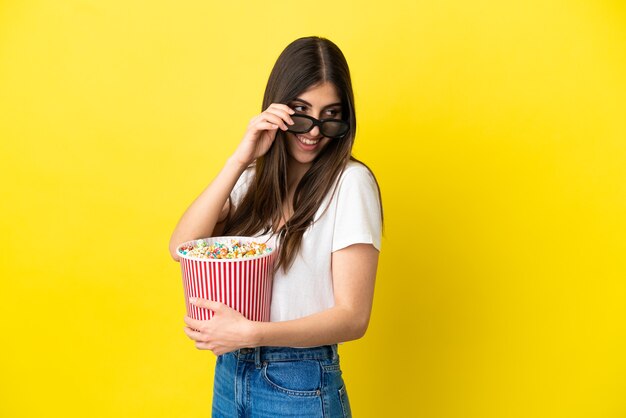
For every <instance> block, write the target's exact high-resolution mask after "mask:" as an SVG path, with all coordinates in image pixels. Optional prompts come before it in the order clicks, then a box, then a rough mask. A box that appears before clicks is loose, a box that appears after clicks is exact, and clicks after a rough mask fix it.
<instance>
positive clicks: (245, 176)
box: [230, 166, 254, 208]
mask: <svg viewBox="0 0 626 418" xmlns="http://www.w3.org/2000/svg"><path fill="white" fill-rule="evenodd" d="M253 180H254V166H250V167H248V168H246V169H245V170H244V172H243V173H242V174H241V176H239V178H238V179H237V183H235V186H234V187H233V190H232V191H231V192H230V203H231V205H232V206H233V208H236V207H237V206H239V204H240V203H241V201H242V200H243V197H244V196H245V195H246V192H247V191H248V189H249V188H250V185H251V184H252V181H253Z"/></svg>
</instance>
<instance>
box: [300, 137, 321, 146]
mask: <svg viewBox="0 0 626 418" xmlns="http://www.w3.org/2000/svg"><path fill="white" fill-rule="evenodd" d="M298 139H299V140H300V142H302V143H303V144H305V145H315V144H317V143H318V142H320V140H319V139H317V140H313V139H306V138H302V137H301V136H298Z"/></svg>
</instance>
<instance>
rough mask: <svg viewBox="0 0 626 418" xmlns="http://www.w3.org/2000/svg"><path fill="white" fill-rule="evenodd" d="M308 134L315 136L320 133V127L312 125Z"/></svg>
mask: <svg viewBox="0 0 626 418" xmlns="http://www.w3.org/2000/svg"><path fill="white" fill-rule="evenodd" d="M309 135H311V136H312V137H313V138H317V137H318V136H319V135H320V127H319V126H314V127H313V129H311V130H310V131H309Z"/></svg>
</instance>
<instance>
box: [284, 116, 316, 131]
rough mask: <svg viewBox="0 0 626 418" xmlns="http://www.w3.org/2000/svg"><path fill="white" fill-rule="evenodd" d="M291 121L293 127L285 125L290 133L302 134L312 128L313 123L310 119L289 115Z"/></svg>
mask: <svg viewBox="0 0 626 418" xmlns="http://www.w3.org/2000/svg"><path fill="white" fill-rule="evenodd" d="M291 120H293V125H287V128H288V129H287V130H288V131H290V132H295V133H297V134H303V133H305V132H309V131H310V130H311V128H312V127H313V121H312V120H311V119H307V118H303V117H302V116H298V115H291Z"/></svg>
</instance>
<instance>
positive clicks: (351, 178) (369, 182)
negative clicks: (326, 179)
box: [337, 160, 378, 189]
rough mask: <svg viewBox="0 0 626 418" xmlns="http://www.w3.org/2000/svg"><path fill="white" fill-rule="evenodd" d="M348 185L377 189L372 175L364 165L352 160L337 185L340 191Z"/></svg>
mask: <svg viewBox="0 0 626 418" xmlns="http://www.w3.org/2000/svg"><path fill="white" fill-rule="evenodd" d="M348 185H350V186H353V185H362V186H369V187H374V188H376V189H378V184H377V182H376V178H375V177H374V173H372V171H371V170H370V169H369V168H368V167H367V166H366V165H365V164H363V163H361V162H360V161H354V160H350V161H348V164H347V165H346V168H345V169H344V170H343V172H342V173H341V176H340V177H339V180H338V184H337V186H338V187H339V188H340V189H341V188H343V187H344V186H348Z"/></svg>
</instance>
